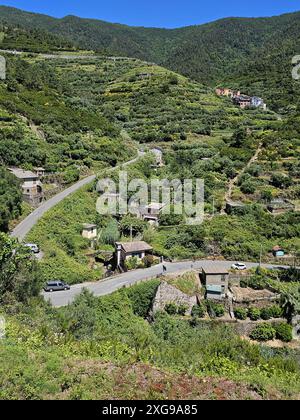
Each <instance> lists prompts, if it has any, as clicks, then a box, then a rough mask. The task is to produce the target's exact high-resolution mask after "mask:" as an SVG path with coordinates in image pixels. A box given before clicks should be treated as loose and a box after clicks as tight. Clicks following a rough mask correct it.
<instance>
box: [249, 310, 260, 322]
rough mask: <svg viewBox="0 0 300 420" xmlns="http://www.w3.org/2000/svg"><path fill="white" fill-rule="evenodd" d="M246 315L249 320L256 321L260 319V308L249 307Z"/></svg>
mask: <svg viewBox="0 0 300 420" xmlns="http://www.w3.org/2000/svg"><path fill="white" fill-rule="evenodd" d="M248 316H249V318H250V319H251V321H258V320H259V319H260V309H258V308H249V310H248Z"/></svg>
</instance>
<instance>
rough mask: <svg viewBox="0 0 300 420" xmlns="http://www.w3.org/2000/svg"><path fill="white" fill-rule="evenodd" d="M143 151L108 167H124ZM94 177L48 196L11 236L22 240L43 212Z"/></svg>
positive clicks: (93, 177) (93, 176) (92, 176)
mask: <svg viewBox="0 0 300 420" xmlns="http://www.w3.org/2000/svg"><path fill="white" fill-rule="evenodd" d="M143 154H144V153H142V152H138V157H136V158H135V159H132V160H130V161H128V162H125V163H123V164H121V165H118V166H116V167H114V168H109V170H111V171H115V170H117V169H120V168H122V167H126V166H128V165H131V164H132V163H135V162H136V161H137V160H138V159H139V157H140V156H143ZM95 179H96V175H91V176H88V177H86V178H84V179H81V180H80V181H78V182H76V184H74V185H72V186H71V187H69V188H67V189H65V190H64V191H62V192H60V193H59V194H57V195H55V196H54V197H52V198H50V200H47V201H45V202H44V203H43V204H41V205H40V206H39V207H38V208H37V209H36V210H34V211H33V212H32V213H31V214H30V215H29V216H27V217H26V219H24V220H23V221H22V222H21V223H19V224H18V225H17V226H16V227H15V229H14V230H13V231H12V233H11V236H13V237H14V238H17V239H18V240H19V241H20V242H21V241H23V240H24V239H25V237H26V235H27V234H28V233H29V232H30V231H31V229H32V228H33V227H34V226H35V225H36V223H37V222H38V221H39V220H40V219H41V218H42V217H43V216H44V214H45V213H46V212H47V211H48V210H50V209H52V207H54V206H56V205H57V204H58V203H60V202H61V201H62V200H64V199H65V198H67V197H68V196H69V195H70V194H73V193H74V192H76V191H77V190H79V189H80V188H82V187H84V186H85V185H88V184H90V183H91V182H93V181H94V180H95Z"/></svg>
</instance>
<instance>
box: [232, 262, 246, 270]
mask: <svg viewBox="0 0 300 420" xmlns="http://www.w3.org/2000/svg"><path fill="white" fill-rule="evenodd" d="M231 268H232V269H233V270H247V266H246V264H243V263H235V264H232V266H231Z"/></svg>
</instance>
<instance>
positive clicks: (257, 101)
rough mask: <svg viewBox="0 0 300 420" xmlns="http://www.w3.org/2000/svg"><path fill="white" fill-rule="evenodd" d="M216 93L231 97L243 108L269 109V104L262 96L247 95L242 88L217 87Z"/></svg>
mask: <svg viewBox="0 0 300 420" xmlns="http://www.w3.org/2000/svg"><path fill="white" fill-rule="evenodd" d="M216 94H217V95H218V96H226V97H227V98H231V99H232V101H233V103H234V104H236V105H238V106H239V107H240V108H242V109H246V108H262V109H263V110H264V111H266V109H267V105H266V104H265V102H264V100H263V99H262V98H259V97H258V96H248V95H245V94H243V93H241V91H240V90H232V89H228V88H217V89H216Z"/></svg>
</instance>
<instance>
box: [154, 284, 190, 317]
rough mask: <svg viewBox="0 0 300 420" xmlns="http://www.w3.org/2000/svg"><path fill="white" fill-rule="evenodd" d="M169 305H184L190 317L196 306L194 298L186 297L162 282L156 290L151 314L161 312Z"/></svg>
mask: <svg viewBox="0 0 300 420" xmlns="http://www.w3.org/2000/svg"><path fill="white" fill-rule="evenodd" d="M169 303H174V304H176V305H185V306H186V307H187V308H188V309H187V314H188V315H190V314H191V312H192V308H193V306H194V305H197V297H196V296H188V295H186V294H185V293H183V292H181V291H180V290H178V289H177V288H176V287H174V286H171V285H170V284H168V283H167V282H165V281H163V282H162V283H161V284H160V286H159V287H158V289H157V292H156V295H155V298H154V301H153V307H152V313H155V312H158V311H163V310H164V309H165V306H166V305H168V304H169Z"/></svg>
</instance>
